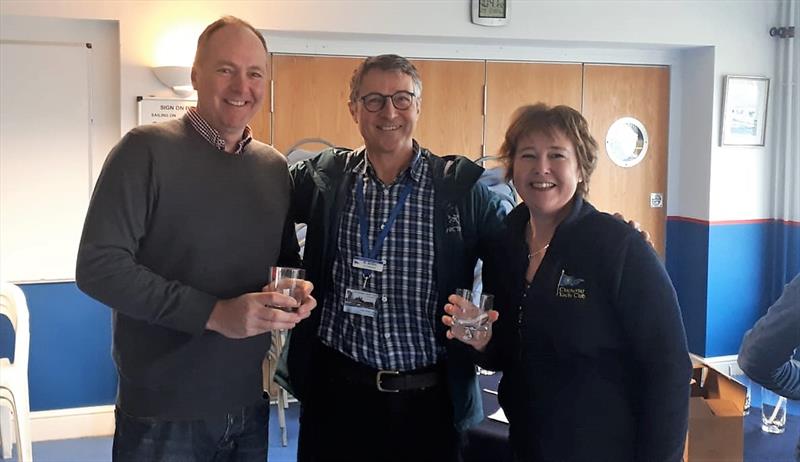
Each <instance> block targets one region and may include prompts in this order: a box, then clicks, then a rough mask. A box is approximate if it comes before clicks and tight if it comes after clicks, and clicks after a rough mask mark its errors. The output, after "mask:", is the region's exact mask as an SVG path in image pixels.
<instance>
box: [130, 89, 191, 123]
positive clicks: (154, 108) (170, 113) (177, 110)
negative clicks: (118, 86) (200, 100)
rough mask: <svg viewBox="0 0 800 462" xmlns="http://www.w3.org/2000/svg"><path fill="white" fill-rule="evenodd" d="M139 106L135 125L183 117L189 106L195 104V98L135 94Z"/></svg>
mask: <svg viewBox="0 0 800 462" xmlns="http://www.w3.org/2000/svg"><path fill="white" fill-rule="evenodd" d="M136 103H137V106H138V108H139V115H138V121H137V125H144V124H157V123H159V122H166V121H168V120H174V119H178V118H181V117H183V114H185V113H186V111H188V110H189V108H190V107H195V106H197V100H196V99H180V98H156V97H153V96H137V97H136Z"/></svg>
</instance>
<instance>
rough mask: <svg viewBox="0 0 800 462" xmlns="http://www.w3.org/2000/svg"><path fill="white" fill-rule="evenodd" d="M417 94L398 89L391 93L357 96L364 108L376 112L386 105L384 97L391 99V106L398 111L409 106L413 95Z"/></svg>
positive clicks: (412, 100)
mask: <svg viewBox="0 0 800 462" xmlns="http://www.w3.org/2000/svg"><path fill="white" fill-rule="evenodd" d="M415 96H417V95H415V94H414V93H411V92H410V91H405V90H400V91H398V92H397V93H395V94H393V95H383V94H381V93H370V94H368V95H365V96H362V97H361V98H359V99H360V100H361V103H362V104H364V109H366V110H367V111H369V112H378V111H380V110H381V109H383V106H385V105H386V98H389V99H391V100H392V106H394V107H395V109H397V110H399V111H404V110H406V109H408V108H410V107H411V104H412V103H413V102H414V97H415Z"/></svg>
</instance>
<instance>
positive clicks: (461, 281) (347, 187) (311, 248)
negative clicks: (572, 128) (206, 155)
mask: <svg viewBox="0 0 800 462" xmlns="http://www.w3.org/2000/svg"><path fill="white" fill-rule="evenodd" d="M423 154H424V158H425V159H427V161H428V162H430V167H431V169H430V172H431V175H432V176H433V188H434V194H435V199H434V210H435V213H434V217H433V220H434V234H435V235H434V236H433V239H434V240H435V254H436V255H435V262H434V268H432V269H431V272H430V273H429V274H434V275H435V277H436V278H437V280H436V287H437V288H438V290H439V294H438V297H437V306H435V307H431V309H436V310H437V311H439V312H440V313H441V314H444V305H445V303H446V300H447V297H448V295H449V294H451V293H453V292H454V291H455V289H456V288H458V287H472V281H473V269H474V267H475V263H476V261H477V260H478V258H480V257H482V256H484V255H485V252H486V251H487V250H488V249H489V242H490V241H491V239H492V238H493V237H494V236H495V235H497V234H498V233H499V231H500V228H501V227H502V222H503V218H504V215H505V211H504V210H503V208H502V207H501V205H500V200H499V199H498V197H497V196H496V195H495V194H494V193H492V192H490V191H489V190H488V189H487V188H486V187H485V186H483V185H482V184H479V183H478V182H477V181H478V178H479V177H480V175H481V173H482V172H483V169H482V168H481V167H479V166H477V165H475V164H474V163H473V162H471V161H470V160H469V159H466V158H464V157H461V156H447V157H438V156H435V155H433V154H431V153H430V152H429V151H427V150H426V149H423ZM363 156H364V151H363V149H361V150H357V151H351V150H348V149H342V148H333V149H328V150H326V151H324V152H322V153H321V154H320V155H318V156H317V157H314V158H312V159H309V160H306V161H304V162H302V163H299V164H296V165H295V166H293V167H292V169H291V176H292V179H293V181H294V189H293V194H292V215H293V218H294V221H295V222H297V223H306V224H307V225H308V230H307V234H306V241H305V251H304V257H303V261H304V266H305V268H306V277H307V279H309V280H310V281H312V282H313V283H314V296H315V297H316V298H317V301H318V302H319V306H320V307H321V306H322V304H323V303H322V301H323V300H324V298H325V297H326V296H327V295H328V291H329V290H330V289H331V287H332V286H333V281H332V279H331V278H332V276H331V275H332V273H333V261H334V258H335V255H336V252H337V249H336V242H337V234H338V232H339V222H340V219H341V214H342V212H343V211H344V208H345V206H346V204H347V200H348V197H349V195H350V192H351V191H352V185H353V181H354V180H355V174H354V172H353V169H354V167H355V166H356V165H357V164H358V162H359V160H360V159H362V158H363ZM426 276H427V275H426V274H420V275H419V277H426ZM321 311H322V310H321V308H319V309H316V310H314V311H313V312H312V314H311V317H310V318H309V319H307V320H305V321H303V322H302V323H300V324H298V325H297V327H295V328H294V329H293V330H292V331H291V340H290V342H289V347H288V348H287V350H286V351H285V352H284V353H285V354H284V355H283V357H282V362H283V364H282V365H281V366H280V368H279V369H280V371H279V374H281V373H282V374H283V375H284V376H283V377H281V378H282V379H283V382H284V384H285V385H287V386H288V388H289V389H290V391H291V392H292V394H293V395H294V396H295V397H297V398H298V399H299V400H301V401H302V400H303V396H305V395H306V390H307V387H308V386H311V385H313V384H310V383H307V382H308V381H307V378H308V377H309V371H310V368H311V367H314V358H313V357H312V345H313V343H314V338H315V337H316V334H317V330H318V327H319V322H320V316H321ZM436 336H437V338H438V339H439V341H440V342H442V344H444V345H446V346H447V365H448V382H449V383H448V385H449V387H450V394H451V396H452V400H453V408H454V412H455V416H454V417H455V418H454V422H455V424H456V427H457V429H458V430H463V429H465V428H467V427H469V426H470V425H473V424H475V423H477V422H480V420H481V419H482V418H483V412H482V407H481V400H480V393H479V389H478V383H477V380H476V377H475V368H474V365H473V362H472V357H471V355H470V352H469V351H468V350H467V349H466V348H464V347H463V345H461V344H459V342H451V341H448V340H447V339H446V337H445V326H444V325H442V324H441V323H437V325H436ZM457 344H458V345H457ZM287 373H288V377H287V376H286V374H287Z"/></svg>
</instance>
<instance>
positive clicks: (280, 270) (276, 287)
mask: <svg viewBox="0 0 800 462" xmlns="http://www.w3.org/2000/svg"><path fill="white" fill-rule="evenodd" d="M269 275H270V278H269V286H268V292H278V293H281V294H283V295H286V296H288V297H292V298H294V299H295V300H296V301H297V303H298V304H299V303H301V301H302V300H303V285H302V281H304V280H305V277H306V270H304V269H302V268H290V267H287V266H271V267H270V268H269ZM276 308H280V309H282V310H285V311H293V310H294V309H296V308H293V307H281V306H277V307H276Z"/></svg>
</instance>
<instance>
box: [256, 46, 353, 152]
mask: <svg viewBox="0 0 800 462" xmlns="http://www.w3.org/2000/svg"><path fill="white" fill-rule="evenodd" d="M361 61H362V58H344V57H327V56H289V55H273V57H272V79H273V91H274V95H273V98H274V104H273V107H274V112H273V115H272V133H273V138H272V144H273V146H275V148H276V149H278V150H279V151H281V152H283V153H284V154H286V150H287V149H288V148H290V147H291V146H292V145H294V144H295V143H297V142H298V141H299V140H302V139H305V138H322V139H324V140H327V141H328V142H330V143H331V144H333V145H335V146H344V147H349V148H356V147H358V146H361V145H362V144H363V140H362V139H361V135H360V134H359V132H358V126H357V125H356V124H355V122H353V118H352V117H351V116H350V111H349V110H348V109H347V101H348V99H349V97H350V78H351V77H352V75H353V71H354V70H355V69H356V67H358V64H359V63H360V62H361ZM266 109H267V110H269V108H268V107H267V108H266ZM318 147H319V148H321V147H322V146H321V145H320V146H318Z"/></svg>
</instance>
